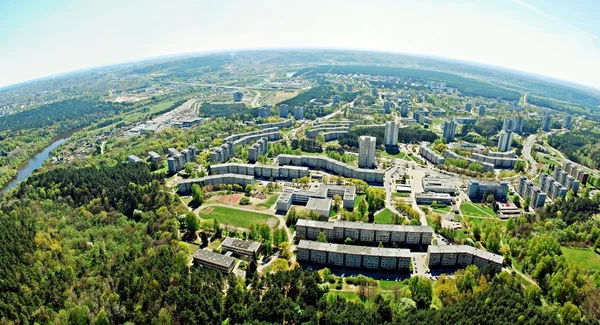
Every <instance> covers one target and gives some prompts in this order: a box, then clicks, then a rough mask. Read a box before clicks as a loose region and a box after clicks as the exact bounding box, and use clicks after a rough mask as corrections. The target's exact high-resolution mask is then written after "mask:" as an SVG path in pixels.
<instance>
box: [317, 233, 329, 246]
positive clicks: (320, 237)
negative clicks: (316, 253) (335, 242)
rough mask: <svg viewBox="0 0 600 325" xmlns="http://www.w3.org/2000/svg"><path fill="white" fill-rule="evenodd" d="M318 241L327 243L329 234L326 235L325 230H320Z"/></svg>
mask: <svg viewBox="0 0 600 325" xmlns="http://www.w3.org/2000/svg"><path fill="white" fill-rule="evenodd" d="M317 241H318V242H319V243H326V242H327V236H326V235H325V233H324V232H322V231H321V232H319V234H318V235H317Z"/></svg>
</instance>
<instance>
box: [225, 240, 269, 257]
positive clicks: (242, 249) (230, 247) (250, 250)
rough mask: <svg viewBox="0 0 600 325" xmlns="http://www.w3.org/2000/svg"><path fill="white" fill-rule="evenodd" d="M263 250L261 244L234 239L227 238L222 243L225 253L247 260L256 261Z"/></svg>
mask: <svg viewBox="0 0 600 325" xmlns="http://www.w3.org/2000/svg"><path fill="white" fill-rule="evenodd" d="M261 248H262V245H261V244H260V243H259V242H255V241H250V240H243V239H239V238H234V237H225V239H223V241H222V242H221V249H222V251H223V253H225V252H232V253H233V254H236V255H237V256H239V257H241V258H243V259H246V260H255V259H256V258H257V257H258V254H259V253H260V250H261Z"/></svg>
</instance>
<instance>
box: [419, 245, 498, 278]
mask: <svg viewBox="0 0 600 325" xmlns="http://www.w3.org/2000/svg"><path fill="white" fill-rule="evenodd" d="M427 260H428V261H429V262H428V264H429V268H430V269H432V268H435V267H457V266H458V267H464V266H469V265H476V266H477V267H478V268H480V269H482V268H484V267H485V266H487V265H491V266H492V267H493V268H494V269H495V270H496V271H498V272H499V271H501V270H502V262H503V261H504V258H503V257H502V256H501V255H498V254H493V253H490V252H486V251H484V250H481V249H477V248H475V247H472V246H468V245H441V246H434V245H429V247H427Z"/></svg>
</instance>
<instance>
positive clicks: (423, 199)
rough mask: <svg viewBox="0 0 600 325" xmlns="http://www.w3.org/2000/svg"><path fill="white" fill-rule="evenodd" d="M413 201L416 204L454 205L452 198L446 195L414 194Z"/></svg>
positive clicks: (431, 193)
mask: <svg viewBox="0 0 600 325" xmlns="http://www.w3.org/2000/svg"><path fill="white" fill-rule="evenodd" d="M415 201H416V202H417V204H432V203H433V202H436V203H437V204H445V205H452V204H454V198H453V197H452V196H450V194H448V193H435V192H425V193H417V194H415Z"/></svg>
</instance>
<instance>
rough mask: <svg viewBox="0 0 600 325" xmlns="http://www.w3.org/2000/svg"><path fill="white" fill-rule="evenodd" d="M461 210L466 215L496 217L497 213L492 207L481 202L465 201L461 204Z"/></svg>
mask: <svg viewBox="0 0 600 325" xmlns="http://www.w3.org/2000/svg"><path fill="white" fill-rule="evenodd" d="M460 212H461V213H462V214H463V215H465V216H473V217H494V218H495V217H496V213H495V212H494V210H493V209H492V208H489V207H487V206H483V205H482V204H480V203H469V202H463V203H462V204H461V205H460Z"/></svg>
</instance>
